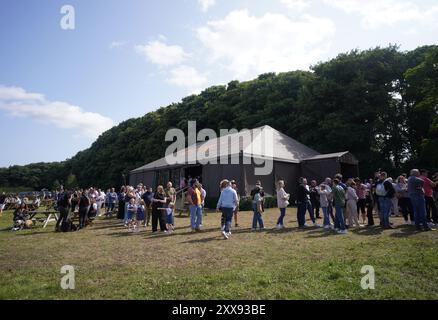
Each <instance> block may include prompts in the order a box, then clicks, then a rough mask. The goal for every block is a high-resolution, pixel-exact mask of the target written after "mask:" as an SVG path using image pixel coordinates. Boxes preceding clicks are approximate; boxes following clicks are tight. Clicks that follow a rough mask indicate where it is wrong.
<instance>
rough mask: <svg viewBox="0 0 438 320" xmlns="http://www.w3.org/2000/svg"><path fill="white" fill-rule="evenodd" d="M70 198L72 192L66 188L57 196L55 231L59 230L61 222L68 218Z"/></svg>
mask: <svg viewBox="0 0 438 320" xmlns="http://www.w3.org/2000/svg"><path fill="white" fill-rule="evenodd" d="M71 198H72V194H71V193H70V192H68V191H66V190H64V191H63V192H62V193H61V195H60V197H59V200H58V206H57V208H58V211H59V218H58V221H56V226H55V231H61V230H60V228H59V226H61V225H62V223H63V222H64V221H67V219H68V215H69V213H70V207H71Z"/></svg>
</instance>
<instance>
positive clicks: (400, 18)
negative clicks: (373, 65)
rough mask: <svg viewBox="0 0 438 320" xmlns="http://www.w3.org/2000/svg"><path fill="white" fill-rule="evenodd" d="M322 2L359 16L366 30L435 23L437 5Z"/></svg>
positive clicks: (406, 0)
mask: <svg viewBox="0 0 438 320" xmlns="http://www.w3.org/2000/svg"><path fill="white" fill-rule="evenodd" d="M324 2H325V3H326V4H327V5H329V6H332V7H335V8H338V9H340V10H342V11H344V12H345V13H347V14H357V15H359V16H360V17H361V25H362V27H364V28H366V29H377V28H379V27H382V26H393V25H395V24H397V23H401V22H416V23H420V24H426V25H436V23H437V20H436V15H437V14H438V5H434V6H430V5H429V6H420V5H419V4H418V3H416V2H414V1H410V0H367V1H362V0H324ZM423 4H424V3H423Z"/></svg>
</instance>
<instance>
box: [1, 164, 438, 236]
mask: <svg viewBox="0 0 438 320" xmlns="http://www.w3.org/2000/svg"><path fill="white" fill-rule="evenodd" d="M276 186H277V188H276V196H277V206H278V208H279V210H280V215H279V217H278V219H277V222H276V229H278V230H281V229H284V228H285V223H284V220H285V216H286V208H287V207H289V206H290V204H291V203H290V202H291V198H292V196H291V195H290V194H288V193H287V192H286V191H285V188H286V185H285V181H283V180H279V181H277V183H276ZM220 190H221V193H220V196H219V199H218V202H217V205H216V210H217V212H220V213H221V214H222V215H221V222H220V227H221V234H222V236H223V237H224V239H229V238H230V236H231V226H232V220H233V218H234V226H235V227H238V226H239V224H238V211H239V203H240V200H241V199H240V195H239V194H238V187H237V183H236V181H235V180H227V179H225V180H223V181H221V182H220ZM296 190H297V191H296V195H294V196H295V197H294V198H295V199H296V205H297V222H298V228H299V229H305V228H308V227H316V228H323V229H324V230H326V231H333V232H337V233H339V234H346V233H347V229H349V228H362V227H366V226H374V224H375V222H374V215H375V214H376V215H378V217H379V222H380V226H381V227H382V228H385V229H390V228H393V223H392V222H391V216H392V215H395V216H399V215H400V214H401V215H402V216H403V218H404V220H405V223H406V224H409V225H412V226H415V227H416V228H417V229H418V230H422V231H429V230H433V227H435V226H438V212H437V193H438V174H435V175H434V176H433V177H432V179H430V178H429V174H428V172H427V171H426V170H421V171H420V170H417V169H413V170H412V171H411V172H410V175H409V177H408V175H407V174H402V175H400V176H399V177H397V179H392V178H391V177H388V175H387V173H386V172H383V171H380V170H379V171H378V172H376V174H375V177H374V178H373V179H369V180H364V181H362V180H361V179H359V178H348V179H344V178H343V176H342V175H341V174H337V175H336V176H334V177H333V178H329V177H328V178H326V179H325V180H324V181H323V182H321V183H318V182H317V181H315V180H312V181H310V183H308V181H307V179H306V178H304V177H302V178H300V179H299V185H298V188H297V189H296ZM178 194H180V198H181V199H182V203H183V204H184V205H185V206H186V207H188V211H189V213H190V227H191V230H192V232H199V231H201V227H202V219H203V216H204V215H205V212H204V206H205V199H206V196H207V194H206V191H205V189H204V188H203V187H202V184H201V183H200V181H199V180H198V179H194V178H193V179H192V178H190V179H188V180H185V181H184V185H180V186H179V188H178V190H177V189H175V188H174V187H173V185H172V182H168V183H167V185H166V187H163V186H161V185H160V186H158V187H157V188H156V190H155V191H154V190H152V187H150V186H144V185H143V184H141V183H140V184H139V185H138V186H137V187H133V186H123V187H122V188H121V189H120V191H119V192H116V191H115V189H114V188H112V189H108V190H107V191H106V192H104V191H103V190H101V189H98V188H94V187H90V188H88V189H78V190H72V191H68V190H64V189H61V190H59V191H56V192H53V193H52V194H51V195H44V200H47V198H49V197H50V198H51V199H52V200H53V204H54V209H56V210H57V211H58V212H59V218H58V219H57V223H56V226H55V230H56V231H71V230H81V229H84V228H86V227H87V226H89V225H92V224H93V220H94V219H95V218H96V217H100V216H104V217H111V216H112V215H114V214H115V213H116V214H117V218H118V219H120V221H122V223H123V225H124V226H125V227H126V228H128V230H130V231H133V232H137V231H139V230H140V229H141V228H142V227H144V228H147V227H149V226H151V229H152V232H153V233H155V232H158V228H159V230H160V232H163V233H172V232H173V231H174V230H175V223H174V210H175V208H176V201H177V195H178ZM265 197H266V196H265V192H264V189H263V187H262V185H261V182H260V181H257V182H256V185H255V187H254V188H253V190H251V193H250V201H251V204H252V211H253V219H252V226H251V230H252V231H257V230H264V229H265V224H264V219H263V217H264V212H265ZM36 198H38V197H36ZM23 200H25V199H21V198H20V197H19V196H18V195H14V196H6V195H5V194H4V193H3V194H1V195H0V214H1V213H2V211H3V209H4V207H5V205H6V204H7V203H13V204H14V206H15V211H14V215H13V230H20V229H22V228H25V227H27V226H28V225H30V224H29V221H28V219H27V217H28V211H29V209H28V206H27V201H23ZM38 200H39V198H38ZM39 201H41V200H39ZM307 213H308V214H309V217H310V221H311V224H308V223H307V222H306V214H307ZM321 213H322V216H321ZM73 215H77V216H78V218H79V219H78V220H79V224H78V225H77V226H76V225H74V224H73V223H72V216H73ZM318 220H322V224H320V223H319V222H318Z"/></svg>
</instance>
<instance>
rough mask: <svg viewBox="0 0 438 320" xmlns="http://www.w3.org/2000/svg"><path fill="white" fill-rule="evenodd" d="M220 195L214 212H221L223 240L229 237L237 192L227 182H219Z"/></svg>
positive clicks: (236, 201)
mask: <svg viewBox="0 0 438 320" xmlns="http://www.w3.org/2000/svg"><path fill="white" fill-rule="evenodd" d="M220 186H221V190H222V191H221V195H220V196H219V200H218V202H217V205H216V211H218V212H219V211H221V212H222V221H223V226H221V227H223V229H222V228H221V231H222V235H223V237H224V239H229V237H230V235H231V220H232V219H233V213H234V210H235V209H236V207H237V205H238V197H237V192H236V190H234V189H233V188H232V186H231V182H230V181H228V180H226V179H225V180H222V181H221V184H220Z"/></svg>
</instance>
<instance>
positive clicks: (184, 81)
mask: <svg viewBox="0 0 438 320" xmlns="http://www.w3.org/2000/svg"><path fill="white" fill-rule="evenodd" d="M166 80H167V82H168V83H171V84H174V85H176V86H179V87H183V88H186V89H188V90H190V91H192V92H198V91H199V90H201V89H202V87H204V86H205V85H206V84H207V78H206V77H205V76H204V75H202V74H200V73H199V72H198V71H197V70H196V69H195V68H193V67H190V66H186V65H181V66H178V67H176V68H174V69H172V70H170V72H169V77H168V78H167V79H166Z"/></svg>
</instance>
